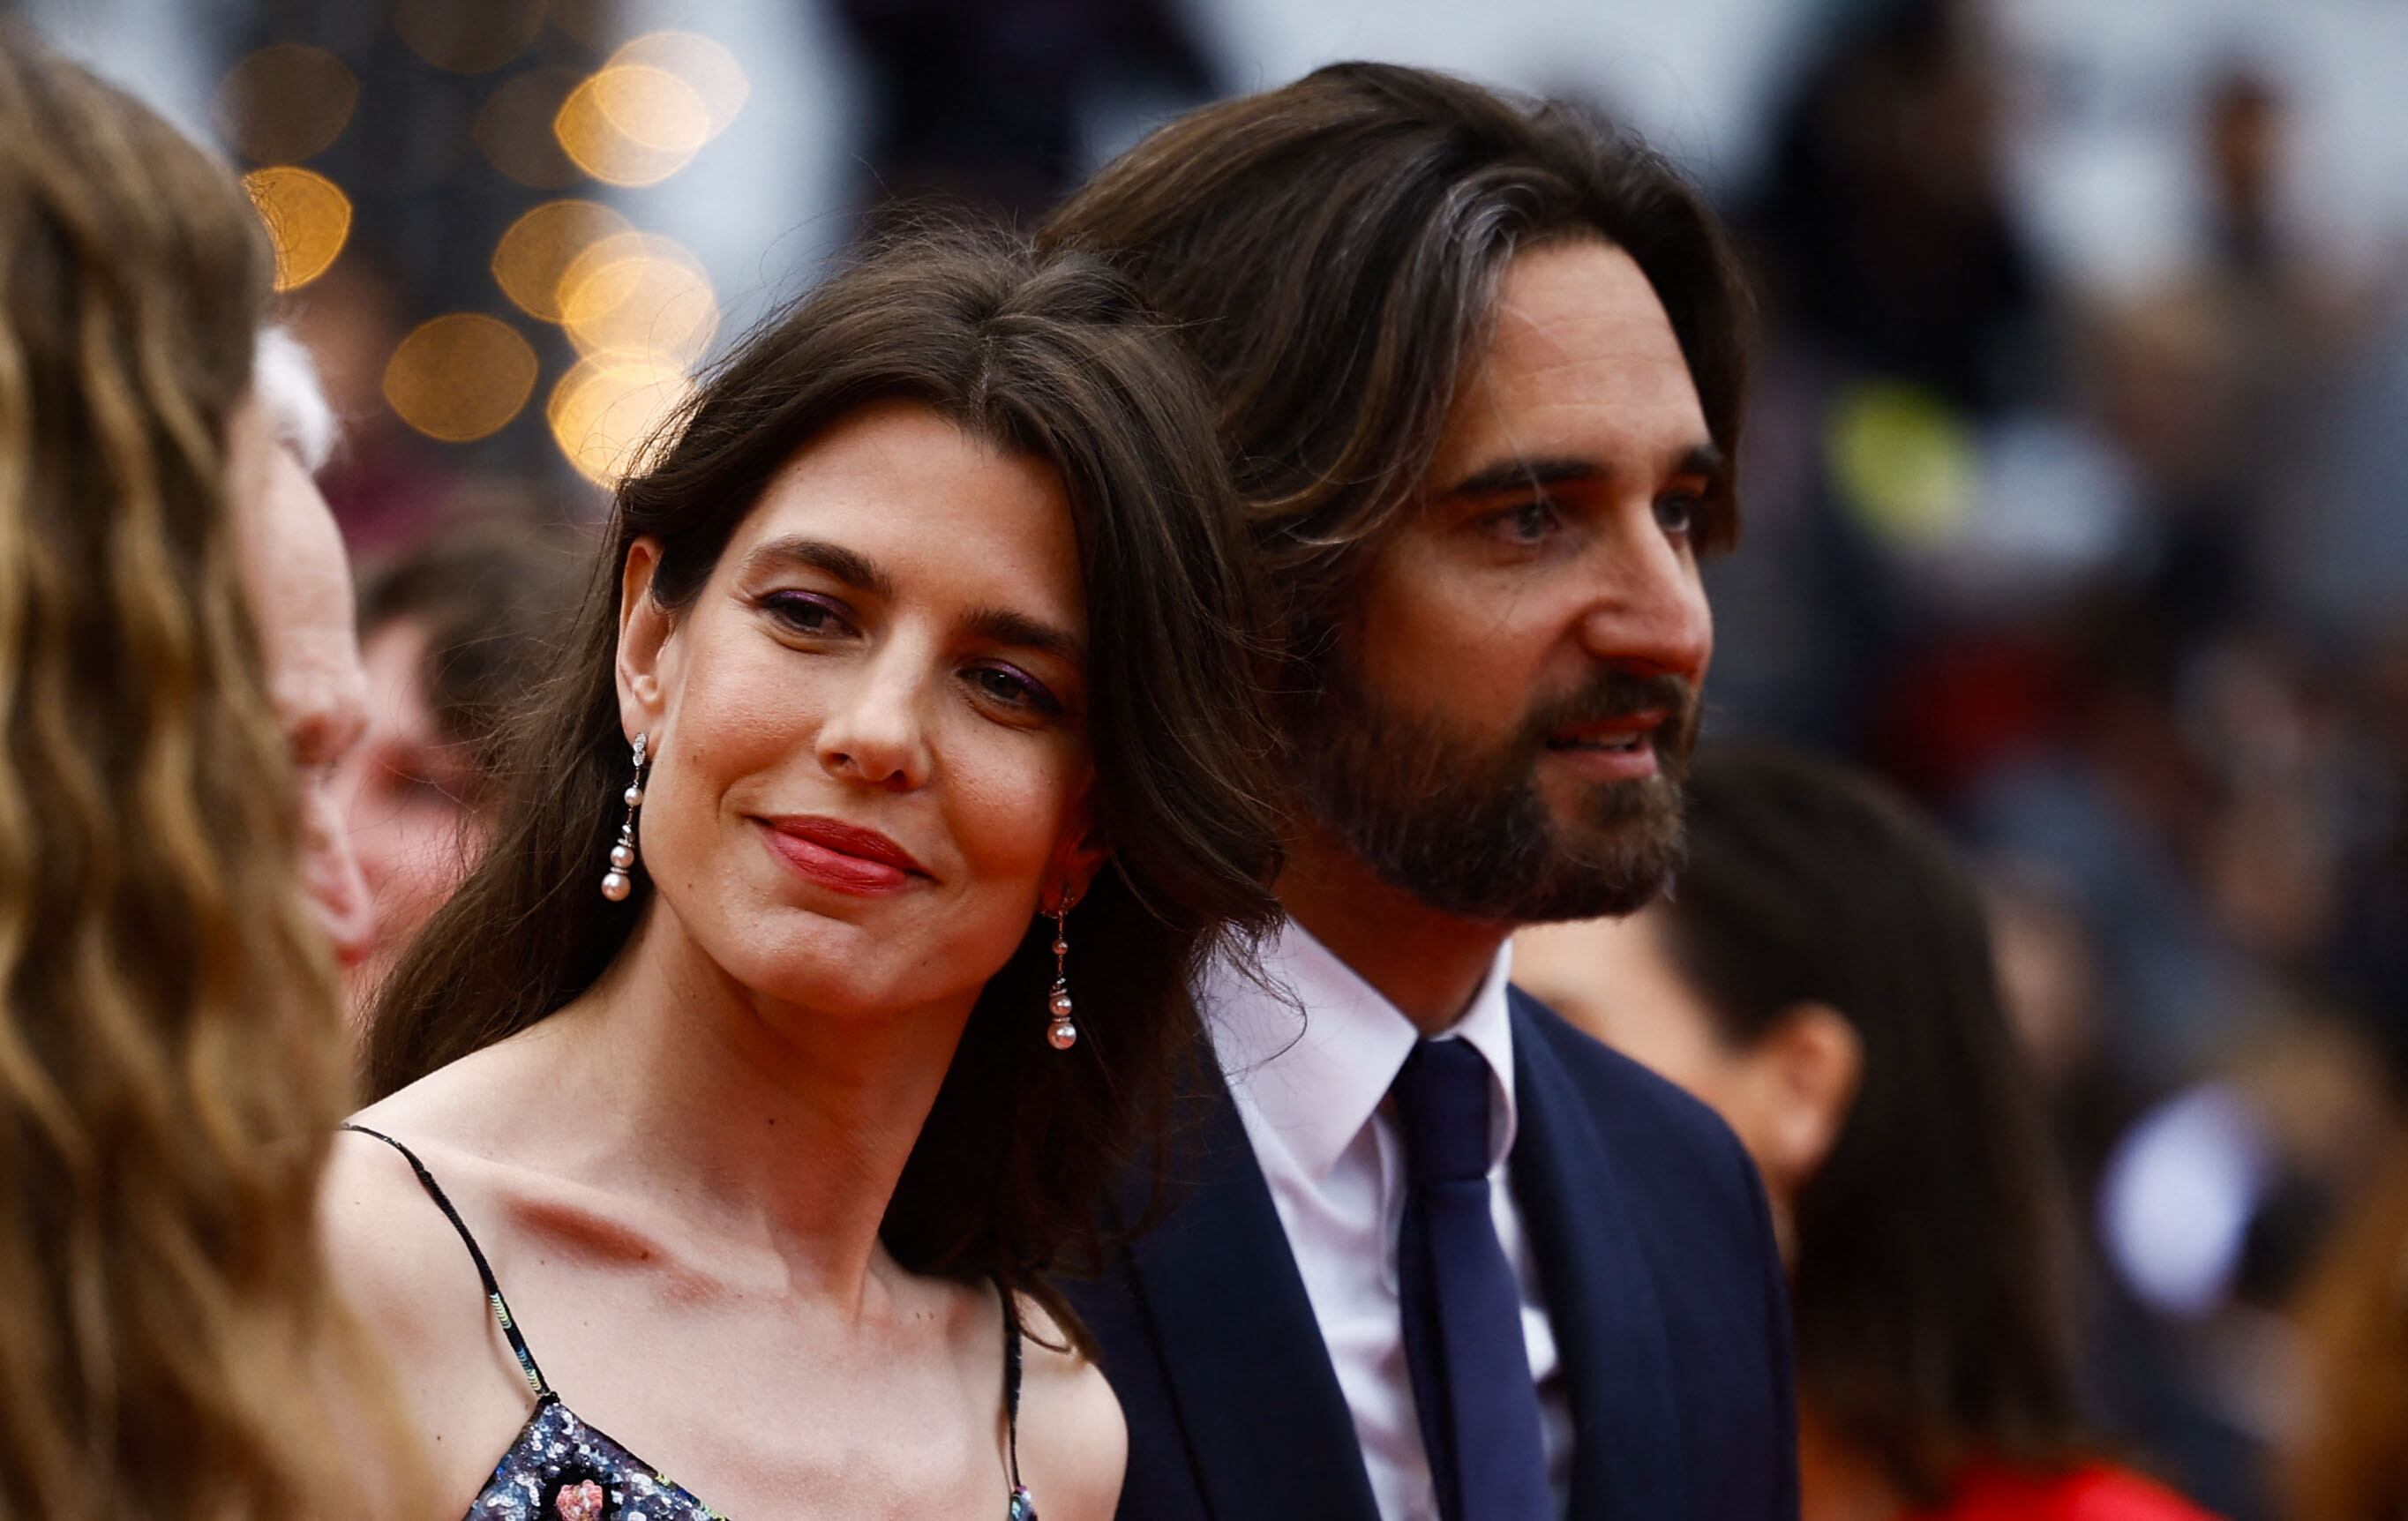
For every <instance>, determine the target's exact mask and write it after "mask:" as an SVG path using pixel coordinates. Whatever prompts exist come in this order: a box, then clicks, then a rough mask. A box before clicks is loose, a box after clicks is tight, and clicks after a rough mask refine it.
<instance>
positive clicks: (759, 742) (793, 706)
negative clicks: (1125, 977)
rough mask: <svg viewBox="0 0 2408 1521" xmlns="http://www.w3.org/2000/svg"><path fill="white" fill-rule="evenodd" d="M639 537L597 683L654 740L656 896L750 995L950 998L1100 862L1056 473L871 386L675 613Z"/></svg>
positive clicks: (844, 1005)
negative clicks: (875, 398)
mask: <svg viewBox="0 0 2408 1521" xmlns="http://www.w3.org/2000/svg"><path fill="white" fill-rule="evenodd" d="M652 556H653V549H652V545H651V543H650V541H644V542H640V543H638V545H637V546H636V547H635V549H634V550H633V551H631V552H630V555H629V561H628V566H627V572H626V588H627V592H626V595H625V597H624V611H623V613H622V624H621V631H620V655H619V681H620V691H621V707H622V713H623V717H624V722H625V725H626V729H627V732H628V733H629V734H631V735H632V734H635V733H638V732H643V733H647V734H649V735H650V736H651V746H652V756H653V760H652V769H651V774H650V775H649V776H648V777H647V778H646V780H645V786H644V802H643V808H642V811H641V814H640V819H639V823H638V853H639V858H640V860H641V861H642V868H641V869H642V870H644V871H646V872H648V873H649V874H650V876H651V878H652V882H653V884H654V886H655V888H656V889H657V902H658V906H659V907H658V910H657V911H664V912H667V913H669V914H672V915H674V916H675V918H676V920H677V921H678V923H679V924H680V925H681V926H682V928H683V930H684V931H685V933H686V934H687V935H688V936H690V937H691V938H692V940H694V942H695V944H696V945H698V946H699V948H700V949H701V950H702V951H703V952H704V954H707V955H708V956H709V957H710V960H711V961H713V962H714V963H716V965H717V966H718V967H719V969H721V970H723V971H724V972H725V973H726V974H727V975H728V976H730V977H732V978H733V979H734V980H735V981H736V982H737V983H740V984H741V985H743V986H744V987H746V988H748V989H750V990H752V991H753V993H755V994H758V995H762V996H765V997H769V998H772V999H776V1000H780V1001H783V1002H790V1003H794V1004H798V1005H801V1006H803V1007H805V1008H809V1009H810V1010H813V1011H815V1012H821V1013H824V1014H830V1015H836V1016H839V1017H867V1016H875V1015H882V1014H887V1013H892V1012H899V1011H902V1010H906V1009H911V1008H917V1007H921V1006H925V1005H929V1004H935V1003H940V1002H945V1001H948V1000H952V1001H957V1002H959V1003H960V1004H961V1005H963V1006H964V1007H965V1008H966V1007H967V1005H968V1001H969V1000H970V999H971V998H973V997H975V996H976V994H977V991H978V989H979V987H980V986H981V985H982V983H984V982H985V981H986V980H987V978H988V977H990V976H991V975H993V974H994V973H995V972H996V970H997V969H999V968H1000V967H1001V966H1002V965H1003V963H1004V962H1005V961H1006V960H1007V959H1008V958H1009V957H1010V956H1011V953H1012V951H1013V950H1014V948H1015V947H1017V946H1018V944H1019V943H1020V940H1021V939H1022V937H1023V936H1024V935H1025V933H1026V932H1027V930H1028V927H1029V926H1030V924H1031V922H1032V920H1033V919H1034V917H1035V916H1036V915H1037V914H1038V913H1039V912H1040V911H1042V909H1043V908H1046V907H1050V906H1051V904H1052V903H1053V902H1054V898H1055V896H1056V895H1057V894H1058V893H1059V892H1060V891H1061V890H1062V888H1063V887H1064V886H1065V885H1066V884H1067V885H1068V886H1069V887H1070V888H1071V889H1072V890H1074V891H1075V890H1077V889H1080V888H1082V887H1083V886H1084V884H1085V881H1086V877H1087V875H1088V874H1089V873H1090V872H1091V871H1092V870H1093V868H1094V867H1095V865H1096V864H1097V860H1098V859H1099V857H1098V856H1097V855H1096V854H1094V853H1092V852H1090V851H1087V850H1085V849H1083V847H1082V840H1083V837H1084V835H1085V832H1086V831H1085V823H1086V811H1085V800H1086V795H1087V791H1088V787H1089V783H1090V778H1091V774H1092V773H1091V769H1090V765H1089V761H1088V754H1087V747H1086V742H1085V739H1084V733H1085V723H1084V705H1085V701H1086V694H1085V691H1084V689H1083V684H1082V676H1083V672H1084V668H1085V662H1084V659H1083V650H1084V646H1085V642H1086V639H1087V624H1086V610H1085V597H1084V595H1083V591H1082V582H1081V578H1080V570H1079V554H1078V544H1077V540H1076V538H1075V537H1074V535H1073V531H1072V526H1071V521H1070V511H1069V506H1068V501H1067V499H1066V497H1065V496H1064V494H1063V490H1062V486H1061V483H1060V481H1058V480H1057V479H1056V478H1055V476H1054V472H1053V470H1052V468H1051V467H1050V466H1047V465H1045V464H1043V463H1041V462H1039V461H1036V460H1032V459H1029V458H1025V457H1023V456H1018V455H1007V454H1002V453H998V452H996V450H995V449H993V448H992V447H990V446H989V445H987V444H984V443H982V442H980V441H978V440H975V439H973V438H969V437H968V435H966V434H964V433H963V432H961V431H960V430H959V429H957V428H955V427H954V426H953V424H952V423H948V422H946V421H944V420H943V419H942V418H940V417H939V416H938V415H937V414H936V413H934V412H933V411H930V410H928V409H925V408H923V407H919V406H916V405H909V404H900V403H893V404H882V405H880V406H877V407H873V408H869V409H864V410H863V411H861V412H858V413H856V414H854V415H853V416H852V417H851V418H849V419H847V420H845V421H844V422H842V423H839V424H838V425H837V426H835V427H833V428H831V429H829V430H828V431H827V432H826V433H825V434H824V435H822V436H821V437H820V438H816V439H814V440H813V441H812V442H811V443H810V444H809V445H807V446H805V447H804V449H803V450H802V451H801V452H799V453H797V454H796V456H795V457H794V458H793V459H792V460H791V461H789V462H788V464H787V465H786V466H784V468H783V469H782V470H781V472H780V473H779V474H778V475H777V476H776V477H775V478H774V479H773V480H772V481H770V483H769V485H768V487H767V490H765V491H764V492H763V493H762V495H761V498H760V500H759V502H758V503H757V504H756V505H755V506H754V507H753V510H752V512H751V513H750V514H749V515H748V516H747V517H746V518H745V520H744V521H743V523H742V524H739V525H738V528H737V531H736V533H735V534H734V536H733V537H732V538H730V539H729V541H728V544H727V547H726V550H725V552H724V553H723V554H722V555H721V556H720V559H719V563H718V565H717V567H715V568H714V569H713V570H712V572H711V575H710V581H708V582H707V583H706V584H705V585H704V587H703V588H702V590H701V592H700V593H699V594H698V595H696V596H695V599H694V600H693V602H692V603H691V604H689V605H688V606H687V607H685V608H683V609H681V610H679V611H677V612H676V613H675V614H674V615H671V614H666V613H664V612H663V611H662V610H660V608H659V606H658V605H657V604H655V603H653V602H652V600H651V599H650V597H649V596H648V595H643V593H644V591H645V588H647V587H648V586H649V584H650V581H651V575H652V567H653V563H654V562H653V558H652ZM598 869H599V863H597V870H598ZM1032 1018H1033V1019H1035V1018H1041V1011H1033V1012H1032ZM1031 1028H1032V1030H1034V1029H1035V1028H1036V1026H1035V1025H1032V1026H1031ZM1033 1038H1034V1037H1033V1036H1032V1039H1033Z"/></svg>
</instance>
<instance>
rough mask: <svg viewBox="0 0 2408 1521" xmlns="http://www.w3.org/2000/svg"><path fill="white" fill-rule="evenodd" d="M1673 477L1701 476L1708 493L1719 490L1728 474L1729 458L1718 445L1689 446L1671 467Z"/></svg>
mask: <svg viewBox="0 0 2408 1521" xmlns="http://www.w3.org/2000/svg"><path fill="white" fill-rule="evenodd" d="M1672 473H1673V474H1674V475H1675V476H1684V475H1701V476H1703V477H1705V478H1706V488H1707V489H1708V490H1709V491H1716V490H1720V489H1721V487H1722V484H1723V481H1724V480H1725V479H1726V478H1727V476H1728V475H1729V473H1730V458H1729V456H1728V455H1727V454H1725V453H1724V452H1722V446H1721V445H1719V444H1710V443H1709V444H1691V445H1690V446H1689V447H1688V449H1687V450H1685V451H1684V452H1683V453H1682V455H1681V458H1680V460H1679V462H1678V463H1676V464H1675V465H1674V466H1672Z"/></svg>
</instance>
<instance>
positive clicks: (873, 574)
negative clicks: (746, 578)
mask: <svg viewBox="0 0 2408 1521" xmlns="http://www.w3.org/2000/svg"><path fill="white" fill-rule="evenodd" d="M774 565H799V566H806V567H810V569H813V570H816V571H819V572H820V573H821V574H823V575H827V576H833V577H835V578H836V579H837V580H838V581H842V582H844V584H846V585H847V586H851V587H853V588H856V589H857V590H860V591H864V592H867V593H869V594H871V595H874V596H878V597H882V598H884V599H885V600H887V601H893V600H894V598H895V578H894V577H892V576H890V575H888V574H887V573H886V572H885V570H884V569H882V567H880V566H879V565H878V563H877V562H876V561H874V560H872V559H870V558H869V557H868V556H867V555H866V554H863V553H861V552H859V551H857V550H849V549H847V548H845V547H844V546H843V545H842V544H831V543H829V542H828V541H827V540H826V539H824V538H805V537H803V536H801V535H799V534H795V535H788V536H787V537H785V538H772V539H768V540H767V541H765V542H763V543H760V544H756V545H754V546H753V550H752V552H750V553H748V554H746V555H745V556H744V568H745V569H746V570H748V571H751V570H757V569H760V568H762V567H767V566H774Z"/></svg>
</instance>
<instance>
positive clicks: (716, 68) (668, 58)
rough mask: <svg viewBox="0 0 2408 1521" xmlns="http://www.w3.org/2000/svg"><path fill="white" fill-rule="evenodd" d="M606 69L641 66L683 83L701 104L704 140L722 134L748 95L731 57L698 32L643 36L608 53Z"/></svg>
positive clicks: (750, 88) (747, 83)
mask: <svg viewBox="0 0 2408 1521" xmlns="http://www.w3.org/2000/svg"><path fill="white" fill-rule="evenodd" d="M609 68H647V69H652V70H655V71H657V72H659V73H663V74H667V75H672V76H674V77H675V78H677V79H681V80H683V81H684V83H685V85H686V87H687V88H688V89H689V90H691V91H692V92H693V93H694V96H695V100H697V101H698V102H700V103H701V106H702V108H703V113H704V117H705V131H704V134H703V136H705V137H706V138H708V137H716V136H719V135H720V134H721V133H723V132H725V131H726V130H727V128H728V125H729V123H731V122H734V121H735V120H736V114H737V112H738V111H740V110H742V109H743V108H744V102H745V101H746V100H747V99H749V98H750V97H751V96H752V93H753V84H752V81H751V80H749V79H746V78H745V77H744V65H742V64H739V63H738V62H737V60H736V54H735V53H734V52H732V51H730V50H728V48H727V45H726V44H725V43H723V42H720V41H717V40H715V39H714V38H711V37H707V36H703V35H702V34H701V33H699V32H649V33H646V34H645V35H644V36H639V37H637V38H636V39H634V40H633V41H631V42H629V43H627V44H626V45H625V46H624V47H622V48H621V49H620V50H618V51H617V52H614V53H612V54H611V55H610V62H609V65H607V66H606V69H605V72H608V70H609ZM679 104H680V105H681V103H679Z"/></svg>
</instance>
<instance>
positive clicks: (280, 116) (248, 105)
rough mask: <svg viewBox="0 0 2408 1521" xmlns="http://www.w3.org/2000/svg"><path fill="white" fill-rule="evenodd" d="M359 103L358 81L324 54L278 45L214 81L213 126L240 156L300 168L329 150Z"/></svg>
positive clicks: (294, 44) (295, 44)
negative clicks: (303, 162) (315, 156)
mask: <svg viewBox="0 0 2408 1521" xmlns="http://www.w3.org/2000/svg"><path fill="white" fill-rule="evenodd" d="M359 103H360V81H359V79H358V78H357V77H356V76H354V75H353V74H352V73H351V69H350V68H349V67H348V66H346V65H344V63H343V61H342V60H341V59H339V58H337V57H336V56H335V55H334V54H333V53H330V52H328V51H327V50H325V49H323V48H312V47H310V46H308V44H306V43H300V42H279V43H278V44H276V45H275V46H274V47H269V48H262V49H260V50H258V51H257V52H254V53H251V54H250V55H248V56H247V57H245V58H243V59H242V60H241V61H240V62H239V63H237V64H236V65H234V67H232V68H230V69H228V70H226V76H225V78H224V79H222V80H220V81H219V82H218V88H217V93H216V95H215V96H214V97H213V98H212V100H211V102H210V108H209V115H210V119H211V120H212V121H214V122H216V123H217V128H218V131H219V132H220V134H222V136H224V138H225V140H226V142H227V143H228V144H229V145H230V146H231V147H232V148H233V149H234V151H236V153H238V154H240V155H241V156H242V157H244V158H247V159H250V160H251V161H252V162H254V163H258V164H298V163H299V162H300V161H301V160H303V159H305V158H308V157H311V156H312V155H314V154H317V153H321V152H323V151H325V150H326V149H328V148H329V147H331V146H333V144H334V141H335V139H336V138H337V137H339V136H342V135H343V129H344V128H345V127H347V126H349V125H350V124H351V113H352V112H353V111H354V110H356V109H357V108H358V107H359Z"/></svg>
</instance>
